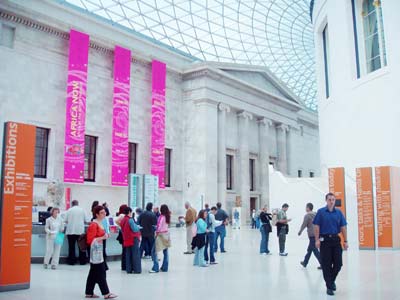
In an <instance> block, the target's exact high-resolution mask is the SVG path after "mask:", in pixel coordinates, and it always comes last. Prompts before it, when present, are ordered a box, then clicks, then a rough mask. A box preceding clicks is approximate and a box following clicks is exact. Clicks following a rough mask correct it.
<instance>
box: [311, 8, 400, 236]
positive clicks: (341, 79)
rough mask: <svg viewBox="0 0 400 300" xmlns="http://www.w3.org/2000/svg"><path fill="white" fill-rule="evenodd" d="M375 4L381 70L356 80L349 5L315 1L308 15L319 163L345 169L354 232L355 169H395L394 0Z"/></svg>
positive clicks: (399, 124)
mask: <svg viewBox="0 0 400 300" xmlns="http://www.w3.org/2000/svg"><path fill="white" fill-rule="evenodd" d="M381 2H382V9H383V22H384V30H385V41H386V51H387V66H386V67H383V68H381V69H379V70H377V71H375V72H372V73H370V74H362V75H361V77H360V78H359V79H357V77H356V62H355V50H354V35H353V21H352V14H351V12H352V10H351V1H347V0H328V1H322V0H317V1H316V3H315V8H314V13H313V19H314V31H315V46H316V62H317V81H318V105H319V129H320V147H321V164H322V167H323V168H325V169H326V168H328V167H338V166H343V167H345V170H346V180H347V183H348V184H350V186H352V187H351V188H349V189H347V192H346V194H347V195H346V196H347V211H348V212H349V214H352V215H354V216H352V217H351V220H352V221H351V222H350V223H349V228H357V218H356V217H355V214H356V209H357V203H356V198H355V177H356V173H355V168H357V167H363V166H372V167H373V166H381V165H393V166H400V155H399V153H400V141H399V140H398V139H396V132H397V130H398V128H400V118H399V115H400V104H399V101H398V98H399V97H398V94H399V78H400V55H398V53H400V39H399V28H400V19H399V17H398V12H399V11H400V1H398V0H384V1H381ZM357 13H358V14H360V12H359V11H358V12H357ZM326 22H328V24H329V26H328V27H329V46H330V49H329V50H330V51H329V52H330V59H329V68H330V73H329V77H330V97H329V99H325V81H324V63H323V52H322V49H323V48H322V47H323V46H322V34H321V32H322V29H323V27H324V26H325V24H326ZM359 25H360V24H359ZM358 30H362V26H358ZM360 49H362V47H360ZM360 63H364V62H363V61H360ZM324 175H325V176H326V175H327V174H324ZM348 217H349V218H350V216H348Z"/></svg>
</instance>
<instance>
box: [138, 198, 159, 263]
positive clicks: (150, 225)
mask: <svg viewBox="0 0 400 300" xmlns="http://www.w3.org/2000/svg"><path fill="white" fill-rule="evenodd" d="M152 209H153V203H151V202H149V203H147V205H146V210H145V211H144V212H142V213H141V214H140V216H139V218H138V224H139V225H140V226H142V227H143V228H142V229H141V230H140V232H141V233H142V243H141V244H140V256H143V252H144V257H145V258H151V249H152V248H153V246H154V241H155V238H154V232H155V226H156V225H157V217H156V215H155V214H154V213H153V211H152Z"/></svg>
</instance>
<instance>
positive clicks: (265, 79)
mask: <svg viewBox="0 0 400 300" xmlns="http://www.w3.org/2000/svg"><path fill="white" fill-rule="evenodd" d="M220 70H221V71H224V72H226V73H228V74H229V75H231V76H234V77H236V78H238V79H240V80H242V81H245V82H248V83H249V84H252V85H254V86H256V87H258V88H260V89H262V90H265V91H266V92H268V93H271V94H274V95H277V96H280V97H282V98H286V99H288V100H290V101H293V102H296V103H297V101H296V100H295V99H294V98H293V97H292V96H291V95H290V94H289V93H288V92H286V91H285V90H284V89H283V88H281V87H280V86H279V85H278V84H277V83H276V82H275V81H274V80H273V79H272V78H270V77H269V76H268V74H267V73H265V72H261V71H250V70H234V69H220Z"/></svg>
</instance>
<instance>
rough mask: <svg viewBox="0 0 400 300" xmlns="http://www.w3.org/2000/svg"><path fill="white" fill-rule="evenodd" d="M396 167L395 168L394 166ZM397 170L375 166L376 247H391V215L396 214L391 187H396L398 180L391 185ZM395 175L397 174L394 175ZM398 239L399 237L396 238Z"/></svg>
mask: <svg viewBox="0 0 400 300" xmlns="http://www.w3.org/2000/svg"><path fill="white" fill-rule="evenodd" d="M396 169H397V168H396ZM394 171H397V170H395V168H393V167H388V166H385V167H376V168H375V178H376V207H377V222H378V247H380V248H393V247H394V245H393V239H394V234H393V228H394V224H393V215H394V214H396V215H397V214H398V212H395V211H394V209H395V208H394V207H393V205H392V204H393V200H395V199H394V198H393V196H394V195H393V188H395V189H396V190H397V189H398V187H397V186H398V184H399V183H398V182H395V185H396V186H393V185H392V184H391V182H392V181H393V176H394V175H395V174H394V173H398V172H394ZM396 177H397V176H396ZM396 240H397V241H398V240H399V238H396Z"/></svg>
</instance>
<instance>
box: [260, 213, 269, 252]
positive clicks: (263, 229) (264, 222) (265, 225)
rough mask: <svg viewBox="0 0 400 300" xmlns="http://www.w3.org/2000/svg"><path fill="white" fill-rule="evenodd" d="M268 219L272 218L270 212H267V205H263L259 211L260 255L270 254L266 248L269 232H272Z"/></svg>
mask: <svg viewBox="0 0 400 300" xmlns="http://www.w3.org/2000/svg"><path fill="white" fill-rule="evenodd" d="M270 220H272V214H270V213H268V207H267V206H264V207H263V208H262V210H261V213H260V222H261V226H260V233H261V242H260V254H261V255H270V254H271V252H270V251H269V249H268V242H269V233H270V232H272V226H271V223H270Z"/></svg>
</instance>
